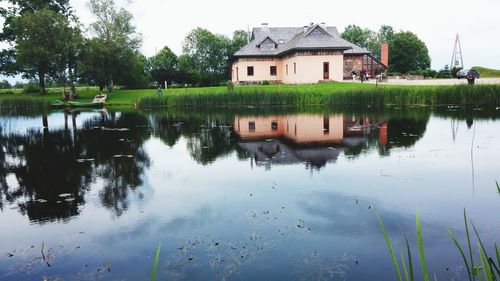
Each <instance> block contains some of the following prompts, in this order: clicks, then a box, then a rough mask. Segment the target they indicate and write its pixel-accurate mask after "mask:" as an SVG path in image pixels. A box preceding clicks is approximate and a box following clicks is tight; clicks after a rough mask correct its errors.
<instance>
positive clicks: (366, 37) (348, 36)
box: [340, 25, 376, 49]
mask: <svg viewBox="0 0 500 281" xmlns="http://www.w3.org/2000/svg"><path fill="white" fill-rule="evenodd" d="M340 36H341V37H342V38H343V39H345V40H347V41H349V42H351V43H354V44H356V45H358V46H360V47H364V48H368V49H370V47H372V45H373V44H374V42H375V41H376V34H375V32H373V31H371V30H369V29H368V28H364V29H363V28H361V27H359V26H357V25H348V26H347V27H346V28H345V30H344V32H342V34H341V35H340Z"/></svg>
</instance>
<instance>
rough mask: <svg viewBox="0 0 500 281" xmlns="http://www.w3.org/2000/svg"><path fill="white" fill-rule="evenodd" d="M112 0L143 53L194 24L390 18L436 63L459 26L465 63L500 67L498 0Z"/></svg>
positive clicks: (82, 0) (374, 24)
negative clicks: (127, 15)
mask: <svg viewBox="0 0 500 281" xmlns="http://www.w3.org/2000/svg"><path fill="white" fill-rule="evenodd" d="M115 1H117V3H118V4H119V5H121V6H123V7H125V8H126V9H127V10H129V11H130V12H132V14H133V16H134V20H135V24H136V26H137V30H138V31H139V32H140V33H142V35H143V46H142V51H143V53H144V54H145V55H146V56H151V55H153V54H154V53H155V51H156V50H159V49H160V48H162V47H163V46H165V45H167V46H169V47H170V48H171V49H172V50H173V51H174V52H175V53H177V54H179V53H180V52H181V48H182V40H183V39H184V37H185V36H186V35H187V33H188V32H189V31H190V30H192V29H194V28H196V27H203V28H206V29H208V30H210V31H212V32H213V33H220V34H225V35H231V34H232V32H233V31H234V30H236V29H244V30H246V29H247V28H248V27H250V28H252V27H257V26H260V24H261V23H263V22H267V23H269V25H270V26H271V27H273V26H276V27H278V26H303V25H305V24H307V23H308V22H310V21H312V22H315V23H316V22H326V23H327V25H332V26H337V27H338V29H339V31H340V32H342V30H343V29H344V28H345V27H346V26H347V25H349V24H357V25H359V26H362V27H368V28H370V29H372V30H378V28H379V27H380V25H382V24H388V25H391V26H393V27H394V28H395V29H396V30H397V31H399V30H405V31H406V30H408V31H412V32H414V33H416V34H417V35H418V36H419V37H420V39H422V40H423V41H424V42H425V43H426V44H427V47H428V48H429V54H430V56H431V60H432V68H433V69H441V68H442V67H443V66H444V65H445V64H450V62H451V55H452V51H453V44H454V40H455V36H456V34H457V33H459V34H460V39H461V43H462V51H463V57H464V64H465V66H466V67H471V66H475V65H480V66H485V67H490V68H497V69H500V17H499V15H498V11H500V0H471V1H463V0H432V1H431V0H420V1H401V0H399V1H396V0H389V1H385V0H384V1H382V0H381V1H373V0H356V1H346V0H342V1H337V0H316V1H310V2H309V1H307V2H304V1H300V2H299V1H297V2H295V1H291V0H288V1H284V0H253V1H246V2H242V1H235V0H232V1H231V0H212V1H195V0H179V1H166V0H135V1H132V2H130V3H127V1H126V0H115ZM70 2H71V4H72V6H73V7H74V8H75V10H76V13H77V15H78V16H79V17H80V20H81V21H82V23H84V24H88V23H90V22H91V21H92V20H93V19H92V16H91V15H90V13H89V11H88V9H87V5H86V2H87V1H86V0H70Z"/></svg>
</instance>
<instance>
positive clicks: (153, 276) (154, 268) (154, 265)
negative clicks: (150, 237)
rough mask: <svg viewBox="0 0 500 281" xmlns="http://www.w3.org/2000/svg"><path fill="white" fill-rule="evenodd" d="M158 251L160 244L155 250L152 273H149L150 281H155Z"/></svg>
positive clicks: (158, 257) (158, 258) (158, 259)
mask: <svg viewBox="0 0 500 281" xmlns="http://www.w3.org/2000/svg"><path fill="white" fill-rule="evenodd" d="M160 249H161V243H160V245H158V249H157V250H156V255H155V261H154V263H153V271H152V272H151V281H155V280H156V271H157V269H158V262H159V261H160Z"/></svg>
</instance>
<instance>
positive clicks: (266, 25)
mask: <svg viewBox="0 0 500 281" xmlns="http://www.w3.org/2000/svg"><path fill="white" fill-rule="evenodd" d="M262 31H263V32H265V33H269V24H268V23H267V22H264V23H262Z"/></svg>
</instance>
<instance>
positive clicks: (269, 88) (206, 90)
mask: <svg viewBox="0 0 500 281" xmlns="http://www.w3.org/2000/svg"><path fill="white" fill-rule="evenodd" d="M374 87H376V86H375V85H373V84H353V83H321V84H305V85H283V84H279V85H247V86H235V89H234V91H235V92H244V93H249V92H266V93H276V92H298V93H301V92H308V93H310V92H314V93H333V92H345V91H352V90H361V89H369V88H374ZM77 92H78V94H79V95H80V99H79V101H82V102H87V101H91V100H92V99H93V98H94V96H95V95H96V94H98V93H99V89H98V88H94V87H80V88H78V89H77ZM222 93H227V87H225V86H221V87H202V88H181V89H167V90H163V94H164V95H171V94H174V95H181V94H222ZM107 94H108V103H107V104H106V105H107V106H128V105H133V104H134V103H135V102H138V101H139V100H140V99H141V98H142V97H145V96H156V90H155V89H141V90H121V89H118V90H114V91H113V92H111V93H107ZM25 98H26V99H34V100H40V101H43V102H45V103H47V104H49V103H51V102H52V101H53V100H56V99H61V89H59V88H49V89H47V94H46V95H45V96H41V95H40V94H35V93H33V94H24V93H22V90H20V89H12V90H0V100H2V99H25Z"/></svg>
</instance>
